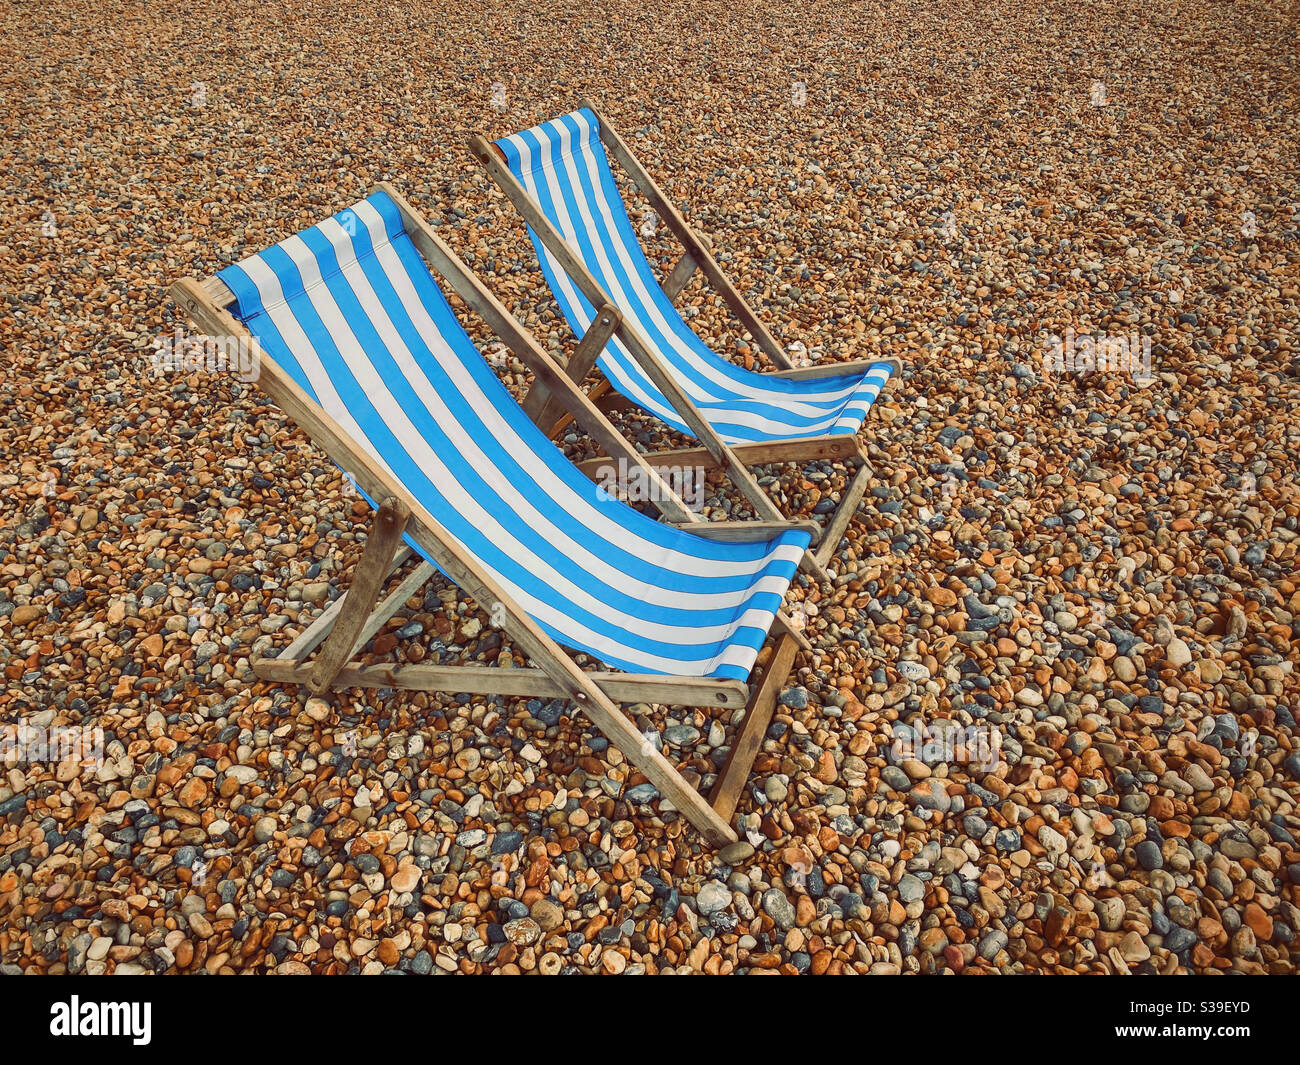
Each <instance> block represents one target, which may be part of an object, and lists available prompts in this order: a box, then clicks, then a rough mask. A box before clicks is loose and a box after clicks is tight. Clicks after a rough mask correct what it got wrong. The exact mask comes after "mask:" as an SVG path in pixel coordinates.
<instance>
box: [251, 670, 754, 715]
mask: <svg viewBox="0 0 1300 1065" xmlns="http://www.w3.org/2000/svg"><path fill="white" fill-rule="evenodd" d="M252 669H253V673H254V674H255V675H256V676H257V677H259V678H260V679H262V680H268V681H273V682H276V683H281V684H301V683H303V682H304V681H306V679H307V677H308V676H309V675H310V674H311V663H309V662H303V661H288V660H285V659H282V658H259V659H256V660H255V661H254V662H253V663H252ZM586 675H587V676H588V677H590V678H591V680H592V682H593V683H595V684H596V686H597V687H599V688H600V689H601V691H603V692H604V693H605V694H606V695H607V696H608V697H609V698H610V699H612V700H613V701H614V702H618V703H643V702H650V703H662V704H664V705H666V706H725V707H733V708H738V707H741V706H744V705H745V700H746V699H747V698H748V697H749V688H748V686H747V685H745V684H742V683H740V681H735V680H718V679H717V678H712V679H710V678H708V677H699V678H695V677H667V676H660V675H659V674H649V673H644V674H642V673H610V672H591V673H587V674H586ZM332 686H333V687H335V688H353V687H355V688H394V689H401V690H404V691H441V692H455V693H460V692H467V693H469V694H472V695H502V696H519V697H523V696H529V697H532V696H535V697H537V698H542V699H548V698H549V699H555V698H567V694H568V693H567V692H566V691H565V690H564V689H562V688H561V687H560V685H558V684H556V683H555V681H553V680H552V679H551V678H550V677H548V676H547V675H546V674H545V673H544V672H543V671H542V670H540V669H532V668H524V669H501V668H499V667H497V666H434V665H426V664H425V663H419V664H418V665H417V664H410V665H397V666H393V665H385V664H377V665H369V666H367V665H363V664H362V663H361V662H357V661H353V662H349V663H347V664H346V665H345V666H344V667H343V668H342V669H340V670H339V671H338V673H337V674H336V675H335V677H334V682H333V685H332Z"/></svg>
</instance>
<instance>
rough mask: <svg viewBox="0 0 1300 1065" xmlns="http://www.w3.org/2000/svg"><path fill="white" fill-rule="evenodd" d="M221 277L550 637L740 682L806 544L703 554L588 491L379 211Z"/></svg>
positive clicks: (351, 215)
mask: <svg viewBox="0 0 1300 1065" xmlns="http://www.w3.org/2000/svg"><path fill="white" fill-rule="evenodd" d="M218 276H219V277H220V279H221V280H222V281H223V282H224V283H225V284H226V285H227V286H228V287H229V288H230V290H231V291H232V292H233V293H234V295H235V297H236V304H235V306H234V307H233V308H232V311H233V312H234V313H235V314H236V316H237V317H238V318H239V319H240V320H241V321H243V322H244V323H245V325H246V326H247V327H248V329H249V331H250V332H251V333H252V334H253V335H254V336H255V337H256V338H257V340H258V342H259V346H260V347H261V348H262V350H263V352H264V353H265V354H266V355H267V356H268V357H270V358H273V359H274V360H275V361H276V362H277V363H278V364H279V366H280V367H281V368H282V369H283V370H284V371H285V372H286V373H288V374H289V375H290V376H291V377H293V379H294V380H295V381H296V382H297V384H298V385H299V386H300V387H302V388H303V389H304V390H305V391H306V392H307V393H308V395H309V396H311V397H312V398H313V399H314V400H315V401H316V403H318V404H319V405H320V406H321V408H322V409H323V410H324V411H325V412H326V413H327V414H328V415H330V416H331V417H332V418H333V419H334V420H335V421H336V422H337V423H338V424H339V425H340V426H341V427H342V428H343V429H344V430H345V431H346V432H348V433H349V434H350V435H351V436H352V437H353V438H354V439H355V441H356V442H357V443H358V444H359V445H360V446H361V447H362V448H364V449H365V450H366V451H367V452H368V453H369V454H370V455H371V457H372V458H374V459H375V460H376V461H377V462H378V463H379V464H380V465H381V466H383V467H384V468H385V469H386V470H387V471H388V472H389V473H390V474H391V475H392V476H393V477H394V478H395V479H397V480H398V481H399V482H400V483H401V484H402V485H403V486H404V487H405V488H406V489H407V490H408V491H409V492H410V493H411V494H412V496H414V497H415V498H416V499H417V500H418V501H419V502H420V504H421V505H423V506H424V507H425V508H426V509H427V510H428V511H429V512H430V513H431V514H433V515H434V516H435V517H436V518H437V519H438V521H439V522H440V523H441V524H442V525H443V526H444V528H446V529H447V530H448V532H449V533H450V535H451V536H453V537H454V538H455V539H456V540H458V541H459V542H460V543H461V544H462V545H463V546H464V547H465V548H466V549H467V550H468V551H469V552H470V553H471V554H472V555H473V556H474V557H475V558H476V559H477V560H478V562H479V563H480V565H482V566H483V568H484V569H485V570H487V571H488V572H489V573H490V574H491V575H492V576H493V577H494V578H495V580H496V581H497V582H498V584H499V586H500V587H501V588H502V589H503V591H504V592H505V593H506V594H508V595H509V596H511V597H512V598H513V599H514V600H515V601H516V602H517V603H518V604H519V605H520V606H521V607H523V609H524V610H526V611H527V612H528V613H529V614H530V615H531V616H532V617H533V618H534V619H535V620H536V621H537V622H538V624H539V625H540V626H541V627H542V628H543V629H545V630H546V631H547V633H548V634H549V635H550V636H552V637H553V638H554V639H556V640H557V641H559V642H560V643H563V644H565V645H567V646H569V647H574V648H577V649H579V650H583V651H587V652H588V653H590V654H592V655H594V656H595V657H596V658H598V659H600V660H601V661H603V662H605V663H607V664H608V665H611V666H614V667H617V668H620V669H626V670H630V671H635V672H651V673H671V674H677V675H683V676H718V677H730V678H734V679H742V680H743V679H744V678H745V677H747V676H748V673H749V670H750V668H751V666H752V665H753V660H754V657H755V655H756V654H757V651H758V648H759V647H760V646H761V645H762V643H763V640H764V639H765V637H766V634H767V630H768V628H769V627H770V625H771V621H772V616H773V614H774V613H775V611H776V610H778V609H779V608H780V602H781V599H782V597H783V596H784V593H785V589H786V586H787V585H788V583H789V580H790V578H791V576H792V575H793V573H794V570H795V567H796V566H797V564H798V561H799V558H800V556H801V554H802V552H803V550H804V549H805V548H806V546H807V544H808V534H807V533H805V532H790V533H785V534H783V535H782V536H781V537H779V538H778V539H776V540H773V541H771V542H768V543H758V544H729V543H715V542H711V541H706V540H704V539H702V538H700V537H696V536H691V535H689V534H687V533H684V532H681V531H679V530H677V529H674V528H672V527H670V526H667V525H663V524H660V523H659V522H656V521H654V520H652V519H650V518H648V517H646V516H645V515H643V514H641V513H639V512H638V511H636V510H635V509H633V508H632V507H630V506H627V505H626V504H624V503H621V502H619V501H618V500H616V499H613V498H612V497H611V496H609V495H608V494H607V493H605V492H604V491H603V489H602V488H601V487H600V486H598V485H597V484H596V483H594V482H592V481H591V480H589V479H588V478H587V477H585V476H584V475H583V474H582V473H581V472H580V471H579V470H578V469H577V468H576V467H575V466H574V465H573V464H572V463H571V462H569V461H568V459H566V458H565V457H564V455H563V454H562V453H561V452H560V451H559V449H558V448H557V447H556V446H555V445H554V444H553V443H551V441H549V440H548V439H547V438H546V436H545V435H544V434H543V433H542V431H541V430H540V429H538V428H537V427H536V426H535V425H534V424H533V423H532V422H531V421H529V420H528V418H527V417H526V416H525V415H524V413H523V411H522V410H521V409H520V408H519V406H518V404H517V403H516V402H515V401H514V399H513V398H512V397H511V395H510V393H509V392H508V391H507V390H506V388H505V386H504V385H503V384H502V383H501V382H500V380H498V378H497V377H496V375H495V374H494V373H493V371H492V369H491V368H490V367H489V366H488V364H487V363H486V362H485V361H484V359H483V358H482V356H481V355H480V354H479V352H478V350H477V349H476V348H475V346H474V344H473V342H472V341H471V340H470V338H469V336H468V335H467V334H466V332H465V330H464V329H463V328H462V327H461V325H460V323H459V322H458V321H457V320H456V317H455V315H454V313H453V312H452V309H451V307H450V305H449V304H448V303H447V300H446V298H445V297H444V296H443V293H442V291H441V289H440V288H439V286H438V284H437V282H436V281H435V280H434V278H433V276H432V275H431V274H430V272H429V270H428V268H427V267H426V265H425V263H424V260H423V259H422V258H421V257H420V254H419V252H418V251H417V250H416V248H415V246H414V244H413V243H412V242H411V239H410V237H409V236H408V235H407V233H406V231H405V229H404V228H403V224H402V218H401V214H400V212H399V210H398V208H397V206H396V204H394V203H393V201H392V200H391V199H390V198H389V197H388V196H387V195H386V194H384V193H382V192H377V193H375V194H373V195H371V196H369V197H367V198H366V199H365V200H362V201H361V202H359V203H357V204H355V205H353V206H352V207H350V208H348V209H346V210H344V211H341V212H340V213H339V214H337V215H335V216H334V217H332V218H330V219H328V220H326V221H324V222H322V223H320V224H319V225H316V226H313V227H311V228H310V229H307V230H304V231H303V232H302V233H299V234H297V235H296V236H293V237H290V238H289V239H288V240H285V241H282V242H281V243H279V244H277V245H276V246H274V247H273V248H269V249H267V250H266V251H264V252H261V253H259V254H257V255H254V256H252V257H250V258H248V259H245V260H243V261H242V262H240V263H239V264H238V265H235V266H231V267H228V268H226V269H225V270H223V271H222V272H221V273H220V275H218ZM412 546H414V547H416V549H417V550H418V549H419V545H418V544H413V545H412ZM426 557H427V556H426ZM480 605H481V606H483V608H484V609H486V610H489V611H490V609H491V604H480Z"/></svg>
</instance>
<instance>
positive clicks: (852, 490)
mask: <svg viewBox="0 0 1300 1065" xmlns="http://www.w3.org/2000/svg"><path fill="white" fill-rule="evenodd" d="M870 480H871V464H870V463H868V462H866V461H864V462H863V463H862V466H861V468H860V469H859V470H858V472H857V475H856V476H855V477H854V478H853V480H852V481H850V482H849V487H848V490H847V491H846V492H845V493H844V497H843V498H842V499H841V500H840V505H839V508H838V509H837V510H836V511H835V514H834V515H833V516H832V517H831V522H830V524H829V525H827V526H826V531H825V532H824V533H822V539H821V546H820V547H819V548H818V549H817V551H816V553H815V557H816V559H817V561H818V563H819V564H820V565H822V566H825V565H826V564H827V563H828V562H830V560H831V556H832V555H834V554H835V549H836V547H838V546H839V542H840V540H841V538H842V537H843V536H844V530H845V529H847V528H848V527H849V522H850V521H851V520H852V518H853V515H854V514H856V513H857V511H858V504H859V503H861V502H862V497H863V496H864V495H865V494H866V491H867V482H868V481H870Z"/></svg>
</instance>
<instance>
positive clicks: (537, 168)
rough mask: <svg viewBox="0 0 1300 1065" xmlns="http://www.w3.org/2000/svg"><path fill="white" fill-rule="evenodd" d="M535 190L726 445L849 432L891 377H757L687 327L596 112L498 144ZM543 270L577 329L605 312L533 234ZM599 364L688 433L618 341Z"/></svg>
mask: <svg viewBox="0 0 1300 1065" xmlns="http://www.w3.org/2000/svg"><path fill="white" fill-rule="evenodd" d="M496 145H497V147H499V148H500V149H501V150H502V152H504V154H505V159H506V164H507V165H508V166H509V168H510V172H511V173H512V174H513V175H514V176H515V178H516V179H517V180H518V181H519V183H520V184H521V185H522V186H523V187H524V188H525V189H526V190H527V191H528V194H529V196H530V197H531V198H532V199H533V201H534V202H535V203H536V204H537V206H538V207H540V208H541V209H542V210H543V211H544V212H545V214H546V217H547V218H548V219H549V220H550V221H551V223H552V224H553V225H554V226H555V227H556V229H557V230H558V231H559V232H560V234H561V235H562V236H563V237H564V239H565V241H566V242H568V244H569V245H570V246H571V247H573V248H574V249H576V250H577V251H578V252H579V255H580V257H581V259H582V263H583V265H584V266H585V267H586V268H587V270H588V271H589V272H590V273H591V276H592V277H593V278H595V280H596V281H597V283H598V284H599V285H600V287H601V288H602V289H603V290H604V291H605V292H606V293H608V294H609V297H610V300H611V302H612V303H613V304H614V306H615V307H617V308H618V309H619V310H620V311H622V313H623V319H624V323H625V324H626V325H627V326H629V327H632V328H636V329H639V330H640V331H641V333H642V335H643V336H644V337H645V339H646V340H647V341H648V342H649V344H650V346H651V348H652V349H653V350H654V351H655V352H656V353H657V354H658V355H659V356H660V357H661V358H662V359H663V361H664V364H665V365H666V366H667V368H668V369H669V370H670V372H671V373H672V374H673V376H674V377H675V379H676V380H677V381H678V383H679V384H680V385H681V386H682V388H683V389H684V390H685V392H686V394H687V396H689V397H690V399H691V401H692V402H693V403H694V404H695V406H696V407H697V408H699V410H700V412H701V413H702V414H703V415H704V416H705V417H706V418H707V419H708V421H709V423H710V424H711V425H712V426H713V427H714V428H715V429H716V430H717V431H718V435H719V436H720V437H721V438H722V439H723V440H724V441H725V442H726V443H728V444H739V443H746V442H750V441H760V440H791V439H801V438H804V437H816V436H834V435H839V434H848V435H852V434H854V433H856V432H857V431H858V429H859V428H860V427H861V425H862V421H863V419H864V418H865V417H866V415H867V411H868V410H869V409H870V407H871V404H872V402H873V401H874V400H875V398H876V397H877V396H878V395H879V394H880V390H881V389H882V388H883V387H884V386H885V384H886V383H887V382H888V381H889V377H890V374H891V372H892V369H893V366H892V364H891V363H889V362H877V363H872V364H870V365H869V366H866V367H864V368H857V369H852V370H849V371H848V372H845V373H840V374H833V375H832V376H827V377H814V378H806V377H805V378H798V377H796V378H790V377H778V376H776V375H775V374H764V373H756V372H755V371H753V370H747V369H745V368H744V367H743V366H737V365H736V364H735V363H733V362H730V361H728V360H727V359H724V358H722V357H721V356H719V355H717V354H715V353H714V352H713V350H712V349H711V348H710V347H709V346H708V345H707V344H705V343H704V341H702V340H701V339H700V338H699V336H698V335H697V334H696V333H695V331H694V330H693V329H692V328H691V327H690V325H688V324H687V322H686V320H685V319H684V318H683V317H682V315H681V313H680V312H679V311H678V310H677V308H676V307H675V306H674V305H673V302H672V300H671V299H669V298H668V296H667V295H666V294H665V292H664V290H663V288H662V287H661V286H660V284H659V281H658V280H657V279H656V278H655V275H654V271H653V269H652V268H651V266H650V263H649V262H648V261H647V260H646V257H645V252H644V251H643V250H642V247H641V243H640V241H638V239H637V236H636V232H635V230H634V229H633V226H632V221H631V219H629V218H628V215H627V210H626V208H625V207H624V205H623V200H622V197H621V196H620V195H619V192H618V188H617V186H616V185H615V184H614V175H613V173H612V172H611V170H610V165H609V159H608V158H607V156H606V154H605V151H604V148H603V147H602V146H601V142H600V126H599V123H598V122H597V120H596V117H595V115H594V114H593V113H592V112H591V111H590V110H588V109H586V108H583V109H580V110H577V111H574V112H572V113H571V114H568V115H564V116H562V117H560V118H557V119H554V120H553V121H550V122H543V123H541V124H540V125H537V126H533V127H532V128H531V129H526V130H524V131H522V132H521V133H516V134H514V135H513V136H510V137H503V138H501V139H500V140H498V141H496ZM529 236H530V237H531V239H532V242H533V247H534V248H535V249H536V251H537V256H538V259H539V260H540V262H541V266H542V272H543V274H544V275H545V276H546V280H547V283H548V284H549V285H550V287H551V291H552V293H553V294H554V296H555V298H556V302H557V303H558V304H559V306H560V309H561V311H562V312H563V313H564V316H565V318H566V319H567V320H568V322H569V324H570V326H572V327H573V328H574V329H575V330H578V331H582V330H585V329H587V328H588V327H589V326H590V324H591V322H592V320H593V319H594V317H595V313H596V310H595V308H594V307H593V306H592V305H591V303H590V301H588V300H587V299H586V297H584V296H583V294H582V293H581V292H580V291H579V290H578V288H577V286H576V285H575V284H574V281H573V279H572V278H571V277H569V276H568V274H566V273H565V271H564V268H563V267H562V266H561V265H560V263H559V262H558V261H557V260H556V258H555V255H554V253H553V252H551V250H550V249H549V248H547V246H546V244H545V243H544V242H543V241H542V240H541V238H540V237H539V236H538V234H537V232H536V230H534V229H532V227H531V226H530V227H529ZM598 365H599V366H600V368H601V370H602V371H603V372H604V374H605V375H606V377H607V378H608V379H609V381H610V384H612V385H613V386H614V388H615V389H617V390H618V391H619V392H621V393H622V394H623V395H624V396H626V397H627V398H628V399H630V400H632V401H633V402H634V403H636V405H637V406H639V407H641V408H642V409H643V410H646V411H649V412H650V413H651V414H654V415H656V416H657V417H658V418H660V419H661V420H662V421H664V422H666V423H667V424H669V425H671V426H672V427H673V428H674V429H676V430H678V432H682V433H687V434H691V429H690V426H689V425H687V424H686V422H685V421H683V419H682V418H681V416H680V415H679V414H678V412H677V411H676V410H675V409H674V407H673V405H672V403H671V402H670V401H669V400H668V398H667V397H666V396H664V395H663V394H662V393H661V392H660V391H659V389H658V388H657V387H656V385H655V383H654V382H653V381H652V380H651V379H650V378H649V376H648V375H647V374H646V373H645V370H644V369H643V368H642V366H641V365H640V363H639V362H638V361H637V360H636V359H635V358H634V357H633V356H632V354H631V352H629V351H628V349H627V346H626V345H625V344H624V343H623V341H622V340H621V339H619V338H617V337H615V339H614V340H613V341H611V342H610V343H609V344H608V345H607V346H606V348H605V351H604V352H603V353H602V355H601V356H600V359H599V360H598Z"/></svg>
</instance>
